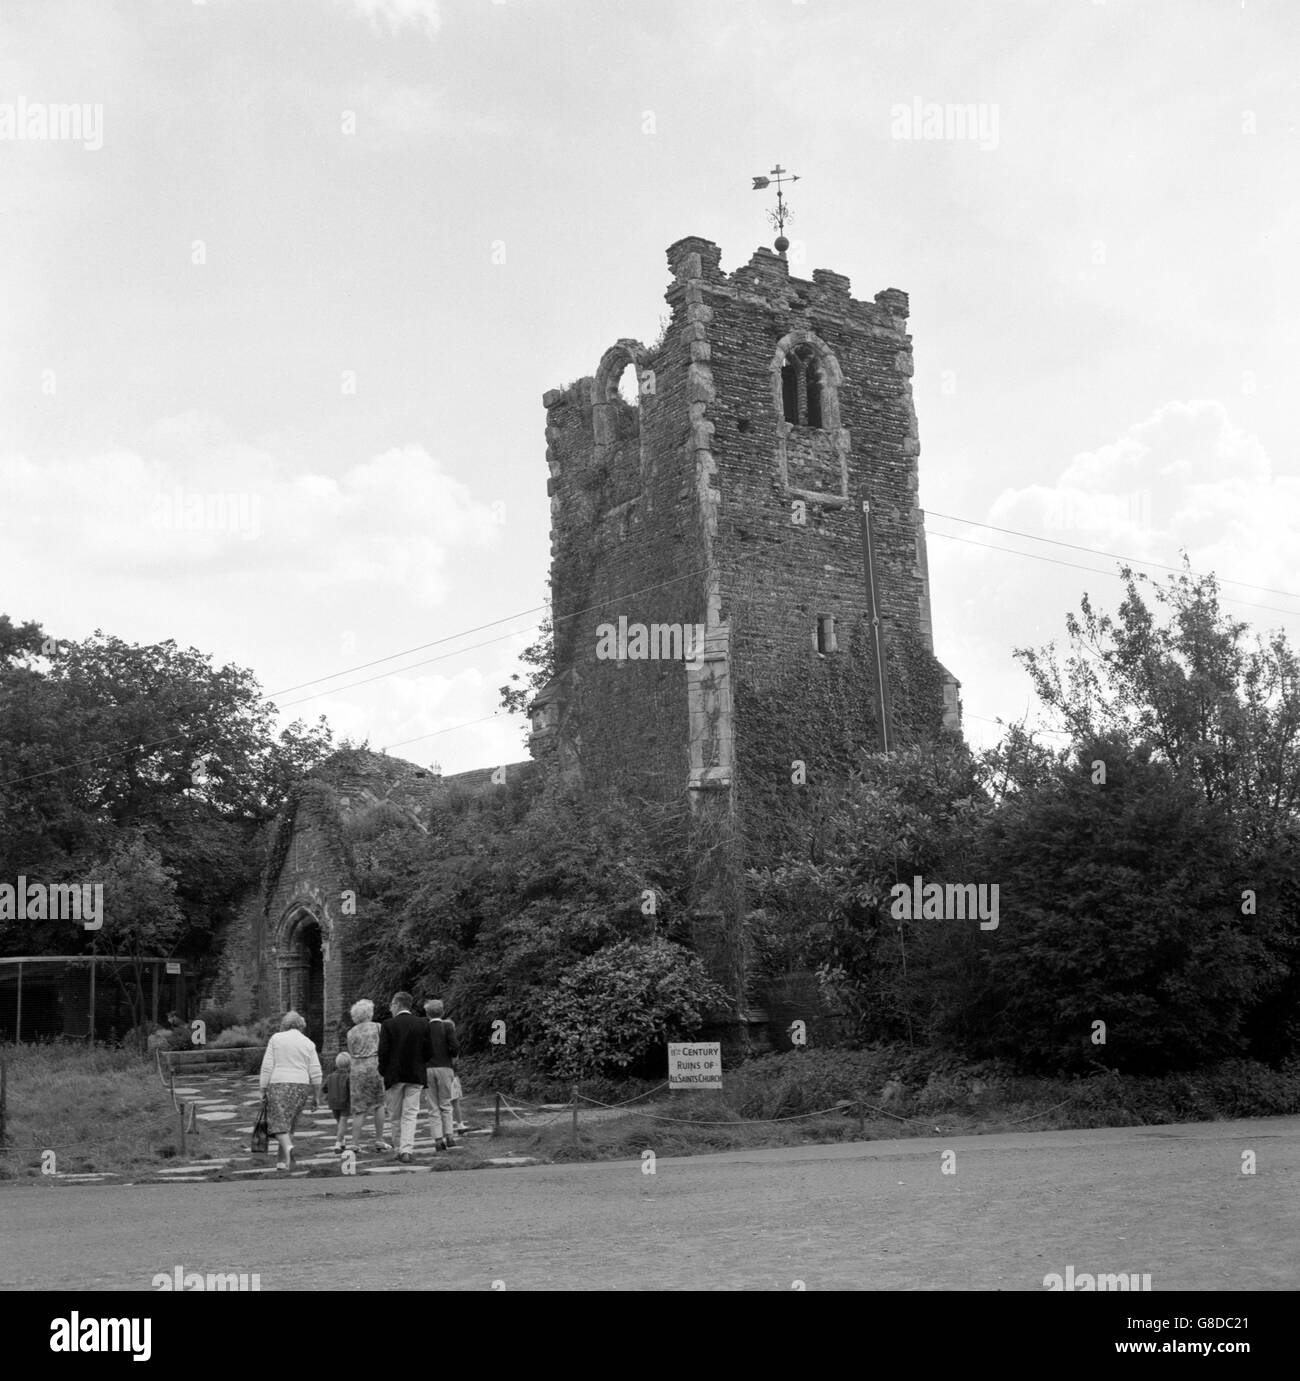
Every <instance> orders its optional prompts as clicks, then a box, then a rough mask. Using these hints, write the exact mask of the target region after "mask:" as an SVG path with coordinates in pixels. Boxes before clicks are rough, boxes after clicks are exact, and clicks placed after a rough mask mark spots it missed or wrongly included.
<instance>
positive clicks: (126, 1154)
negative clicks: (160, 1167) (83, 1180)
mask: <svg viewBox="0 0 1300 1381" xmlns="http://www.w3.org/2000/svg"><path fill="white" fill-rule="evenodd" d="M0 1060H3V1061H4V1062H5V1066H6V1070H7V1084H8V1090H7V1094H6V1105H7V1116H6V1128H5V1130H6V1134H7V1135H6V1144H5V1145H4V1146H3V1147H0V1179H19V1178H26V1177H29V1176H36V1177H39V1176H40V1175H41V1165H42V1156H43V1152H46V1151H53V1152H54V1156H55V1159H54V1162H53V1164H54V1167H55V1169H56V1170H57V1171H59V1172H61V1173H65V1174H66V1173H73V1174H75V1173H82V1172H87V1171H93V1170H103V1171H118V1170H127V1169H132V1168H135V1167H140V1166H149V1165H156V1164H158V1163H159V1162H163V1161H166V1160H168V1159H171V1158H172V1157H174V1156H175V1154H176V1146H177V1139H178V1135H179V1123H180V1119H179V1115H178V1114H177V1113H176V1112H175V1111H174V1109H173V1108H172V1103H171V1099H170V1097H169V1096H168V1094H167V1090H166V1089H165V1088H163V1087H162V1085H161V1084H160V1083H159V1080H158V1075H157V1072H156V1070H155V1066H154V1060H153V1057H152V1056H149V1057H148V1058H147V1059H146V1058H145V1057H143V1056H141V1055H139V1054H137V1053H136V1052H135V1051H131V1050H117V1049H105V1048H101V1047H96V1048H94V1049H87V1048H86V1047H84V1046H81V1045H60V1044H55V1045H16V1046H15V1045H0Z"/></svg>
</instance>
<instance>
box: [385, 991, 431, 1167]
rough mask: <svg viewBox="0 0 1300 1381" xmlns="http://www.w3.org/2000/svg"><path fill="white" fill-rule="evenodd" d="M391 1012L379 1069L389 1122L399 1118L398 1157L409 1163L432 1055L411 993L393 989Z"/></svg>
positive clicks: (428, 1038) (429, 1041)
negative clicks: (427, 1068) (427, 1067)
mask: <svg viewBox="0 0 1300 1381" xmlns="http://www.w3.org/2000/svg"><path fill="white" fill-rule="evenodd" d="M389 1011H390V1012H392V1016H390V1017H389V1018H388V1020H387V1021H386V1022H384V1024H383V1025H382V1026H381V1027H380V1028H379V1073H380V1074H381V1075H382V1076H383V1080H384V1089H385V1102H386V1103H387V1105H388V1107H387V1111H388V1120H389V1122H390V1123H395V1122H400V1130H399V1133H398V1140H397V1159H398V1160H400V1161H401V1162H402V1163H403V1164H404V1165H409V1164H410V1163H411V1161H412V1159H413V1157H412V1154H411V1153H412V1152H413V1151H414V1150H415V1123H416V1119H417V1118H418V1117H419V1115H420V1091H421V1090H422V1089H424V1088H425V1087H427V1084H428V1075H427V1074H426V1073H425V1068H426V1066H427V1065H428V1064H429V1063H430V1061H431V1060H432V1059H433V1042H432V1041H431V1039H430V1037H429V1023H428V1022H427V1021H425V1019H424V1018H423V1017H417V1016H416V1015H415V1014H414V1013H413V1012H412V1011H411V994H410V993H394V994H393V1000H392V1003H391V1004H390V1005H389Z"/></svg>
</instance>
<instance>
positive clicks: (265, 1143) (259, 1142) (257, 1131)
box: [252, 1098, 271, 1156]
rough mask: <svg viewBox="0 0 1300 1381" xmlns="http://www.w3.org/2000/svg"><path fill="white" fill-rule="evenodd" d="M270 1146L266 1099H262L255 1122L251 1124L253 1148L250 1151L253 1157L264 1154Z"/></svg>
mask: <svg viewBox="0 0 1300 1381" xmlns="http://www.w3.org/2000/svg"><path fill="white" fill-rule="evenodd" d="M270 1144H271V1131H270V1122H269V1120H268V1118H267V1115H266V1099H265V1098H263V1099H262V1106H261V1108H260V1109H259V1110H258V1114H257V1121H256V1122H254V1123H253V1146H252V1151H253V1154H254V1155H255V1156H263V1155H265V1154H266V1151H267V1148H268V1147H269V1146H270Z"/></svg>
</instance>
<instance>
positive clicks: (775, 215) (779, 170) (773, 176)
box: [752, 163, 799, 256]
mask: <svg viewBox="0 0 1300 1381" xmlns="http://www.w3.org/2000/svg"><path fill="white" fill-rule="evenodd" d="M798 181H799V174H798V173H787V172H786V170H785V169H784V168H783V167H782V166H781V165H780V164H779V163H778V164H777V165H776V167H775V168H773V169H772V171H771V172H770V173H769V174H768V176H767V177H756V178H755V179H754V186H753V189H752V190H753V191H755V192H761V191H762V190H763V189H764V188H765V187H770V186H771V185H772V184H773V183H774V182H775V183H776V210H775V211H769V212H768V213H767V218H768V220H769V221H771V222H772V224H773V225H774V226H775V227H776V239H775V240H774V241H773V243H774V244H775V245H776V252H777V253H778V254H780V255H782V256H784V254H785V252H786V250H787V249H789V248H790V241H789V240H787V239H786V238H785V223H786V221H791V220H793V219H794V214H793V212H791V210H790V208H789V207H788V206H786V204H785V197H783V196H782V195H781V188H782V187H783V186H784V184H785V183H787V182H798Z"/></svg>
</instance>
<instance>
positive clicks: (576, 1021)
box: [524, 940, 727, 1078]
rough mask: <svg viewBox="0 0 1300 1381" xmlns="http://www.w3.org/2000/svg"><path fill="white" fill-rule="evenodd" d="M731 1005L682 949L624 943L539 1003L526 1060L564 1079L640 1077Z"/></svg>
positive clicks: (576, 969) (594, 958) (580, 966)
mask: <svg viewBox="0 0 1300 1381" xmlns="http://www.w3.org/2000/svg"><path fill="white" fill-rule="evenodd" d="M726 1000H727V999H726V994H725V993H724V992H723V990H722V989H721V988H720V987H719V986H718V985H717V984H716V983H714V982H713V981H712V980H711V979H710V978H709V977H708V975H707V973H706V972H705V970H704V966H703V965H702V964H701V963H700V961H699V960H698V959H697V958H696V957H695V956H694V955H692V954H690V953H688V952H687V951H686V950H684V949H683V948H682V947H681V946H680V945H675V944H673V943H671V942H670V941H668V940H621V941H619V942H618V943H616V944H612V945H607V946H606V947H605V948H604V949H602V950H599V951H597V953H595V954H592V955H589V956H588V957H587V958H585V959H583V960H580V961H579V962H578V963H577V964H575V965H574V966H573V967H572V968H571V969H570V970H569V971H568V972H567V973H565V974H564V975H563V976H562V977H561V978H560V980H559V983H558V985H557V986H556V988H555V989H554V990H553V991H551V992H549V993H548V994H546V995H545V996H544V997H543V998H542V999H541V1001H540V1002H539V1004H538V1017H539V1027H540V1029H539V1031H538V1033H537V1034H536V1035H534V1036H533V1037H532V1038H531V1039H530V1040H529V1041H528V1043H527V1045H526V1047H525V1052H524V1053H525V1054H526V1055H533V1056H535V1057H536V1058H537V1059H538V1060H540V1061H541V1062H542V1063H543V1064H544V1065H545V1067H546V1068H548V1069H550V1070H552V1071H553V1072H554V1073H556V1074H558V1075H559V1076H560V1077H562V1078H568V1077H573V1078H581V1077H582V1076H584V1075H587V1076H590V1075H596V1074H608V1073H610V1072H612V1071H616V1070H625V1071H638V1072H639V1071H641V1070H645V1069H647V1068H648V1067H649V1065H650V1062H651V1061H652V1060H654V1059H655V1057H656V1056H660V1057H662V1054H663V1051H664V1047H665V1046H666V1044H667V1043H668V1042H669V1041H670V1040H684V1039H686V1038H688V1037H690V1036H692V1035H694V1034H695V1032H696V1031H698V1030H699V1028H700V1025H701V1024H702V1022H703V1020H704V1013H705V1011H706V1010H708V1009H710V1008H718V1007H722V1006H724V1005H725V1004H726Z"/></svg>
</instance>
